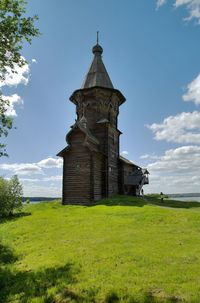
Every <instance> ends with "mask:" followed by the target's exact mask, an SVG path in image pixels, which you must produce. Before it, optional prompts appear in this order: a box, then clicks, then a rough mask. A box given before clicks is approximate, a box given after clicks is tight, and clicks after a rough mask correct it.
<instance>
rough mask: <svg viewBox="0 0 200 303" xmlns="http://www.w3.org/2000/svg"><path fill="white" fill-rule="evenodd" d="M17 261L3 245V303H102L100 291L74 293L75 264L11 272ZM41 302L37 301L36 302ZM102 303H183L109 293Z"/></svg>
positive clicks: (0, 252)
mask: <svg viewBox="0 0 200 303" xmlns="http://www.w3.org/2000/svg"><path fill="white" fill-rule="evenodd" d="M17 260H18V258H17V256H16V255H15V253H14V252H13V251H12V250H11V248H9V247H7V246H4V245H2V244H0V290H1V291H0V303H8V302H11V301H12V302H20V303H27V302H32V300H34V302H43V303H68V302H74V303H86V302H87V303H95V302H99V301H98V299H97V295H98V292H99V289H98V288H91V287H90V285H88V288H87V289H83V290H80V291H79V292H77V291H74V290H72V288H73V284H75V283H77V279H76V275H77V273H79V271H80V269H79V268H78V267H77V266H75V265H74V264H72V263H67V264H65V265H64V266H60V267H55V268H46V269H43V270H40V271H36V272H33V271H17V270H15V269H11V265H13V264H14V263H15V262H16V261H17ZM37 300H38V301H37ZM101 302H102V303H117V302H126V303H181V302H185V301H183V300H182V299H181V298H178V297H175V296H171V297H167V298H159V297H157V296H154V294H152V293H151V292H149V293H146V294H144V295H143V298H142V299H140V300H137V299H135V298H134V297H132V296H131V295H129V294H127V293H126V294H124V296H123V295H122V296H119V295H118V293H117V292H115V291H110V292H108V293H107V295H106V296H105V298H104V299H103V300H101Z"/></svg>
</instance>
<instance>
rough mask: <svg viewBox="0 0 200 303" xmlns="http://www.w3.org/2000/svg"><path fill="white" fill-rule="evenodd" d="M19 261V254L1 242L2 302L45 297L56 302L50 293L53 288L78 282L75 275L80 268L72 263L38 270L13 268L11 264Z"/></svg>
mask: <svg viewBox="0 0 200 303" xmlns="http://www.w3.org/2000/svg"><path fill="white" fill-rule="evenodd" d="M16 261H17V256H16V255H15V254H14V252H13V251H12V250H11V249H10V248H9V247H7V246H4V245H2V244H0V290H1V291H0V302H1V303H6V302H10V299H11V298H12V299H13V298H15V300H16V302H21V303H26V302H29V300H31V299H34V298H38V297H39V298H41V297H42V298H43V301H44V302H46V303H53V302H54V303H55V302H56V301H55V300H54V298H53V296H52V295H50V294H49V293H48V290H49V289H51V288H56V289H57V291H58V290H59V287H61V285H62V287H64V286H67V285H68V284H69V283H70V284H72V283H76V279H75V275H76V273H77V272H78V269H77V268H75V267H74V265H73V264H72V263H67V264H65V265H64V266H60V267H55V268H46V269H42V270H40V271H37V272H33V271H29V270H27V271H17V270H14V269H11V264H13V263H15V262H16Z"/></svg>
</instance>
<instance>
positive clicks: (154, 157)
mask: <svg viewBox="0 0 200 303" xmlns="http://www.w3.org/2000/svg"><path fill="white" fill-rule="evenodd" d="M159 158H160V157H158V156H157V155H155V154H151V155H149V154H145V155H142V156H140V159H144V160H158V159H159Z"/></svg>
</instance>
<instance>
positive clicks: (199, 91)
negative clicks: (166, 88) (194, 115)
mask: <svg viewBox="0 0 200 303" xmlns="http://www.w3.org/2000/svg"><path fill="white" fill-rule="evenodd" d="M183 100H184V101H192V102H194V103H195V104H197V105H198V104H200V74H199V75H198V76H197V77H196V78H195V79H194V80H193V81H192V82H191V83H190V84H188V86H187V92H186V94H185V95H183Z"/></svg>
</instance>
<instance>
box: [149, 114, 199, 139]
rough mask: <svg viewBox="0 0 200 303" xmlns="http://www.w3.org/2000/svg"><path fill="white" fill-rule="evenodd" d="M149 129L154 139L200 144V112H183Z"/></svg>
mask: <svg viewBox="0 0 200 303" xmlns="http://www.w3.org/2000/svg"><path fill="white" fill-rule="evenodd" d="M147 127H148V128H149V129H150V130H152V132H153V133H154V139H156V140H166V141H167V142H175V143H187V144H200V112H198V111H194V112H192V113H190V112H188V113H186V112H183V113H181V114H178V115H176V116H170V117H167V118H165V119H164V120H163V122H162V123H160V124H157V123H153V124H152V125H147Z"/></svg>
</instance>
